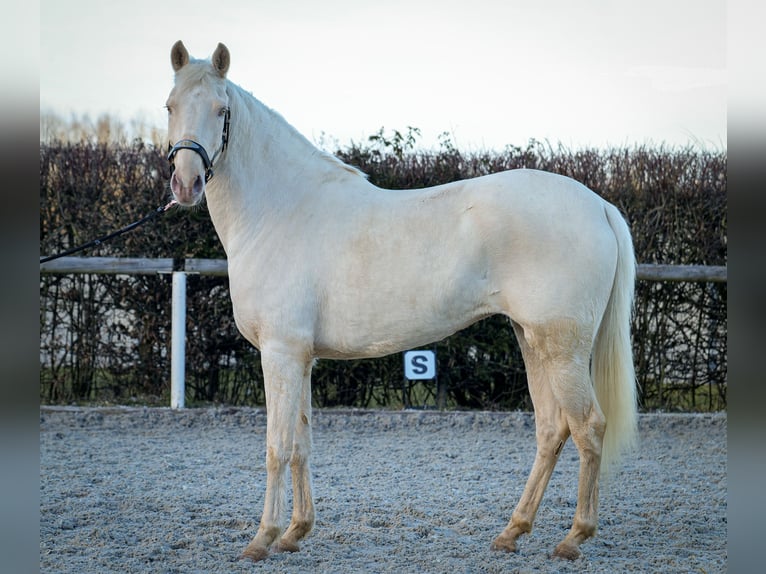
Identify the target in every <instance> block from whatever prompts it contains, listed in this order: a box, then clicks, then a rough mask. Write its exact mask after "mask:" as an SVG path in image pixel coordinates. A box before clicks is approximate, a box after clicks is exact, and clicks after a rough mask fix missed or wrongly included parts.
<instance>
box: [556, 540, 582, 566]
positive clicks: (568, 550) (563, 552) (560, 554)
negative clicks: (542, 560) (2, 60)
mask: <svg viewBox="0 0 766 574" xmlns="http://www.w3.org/2000/svg"><path fill="white" fill-rule="evenodd" d="M580 556H582V553H581V552H580V550H579V549H578V548H577V546H575V545H574V544H570V543H569V542H562V543H561V544H559V545H558V546H556V549H555V550H554V551H553V558H561V559H562V560H570V561H571V560H577V559H578V558H579V557H580Z"/></svg>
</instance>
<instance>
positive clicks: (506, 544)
mask: <svg viewBox="0 0 766 574" xmlns="http://www.w3.org/2000/svg"><path fill="white" fill-rule="evenodd" d="M489 548H490V550H496V551H502V552H516V551H517V548H516V539H515V538H511V537H510V536H503V535H502V534H501V535H500V536H498V537H497V538H495V540H494V541H493V542H492V544H490V546H489Z"/></svg>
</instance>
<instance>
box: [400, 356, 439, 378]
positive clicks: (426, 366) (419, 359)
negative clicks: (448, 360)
mask: <svg viewBox="0 0 766 574" xmlns="http://www.w3.org/2000/svg"><path fill="white" fill-rule="evenodd" d="M404 376H405V377H407V379H409V380H410V381H419V380H425V379H434V378H436V353H434V352H433V351H424V350H421V351H407V352H406V353H404Z"/></svg>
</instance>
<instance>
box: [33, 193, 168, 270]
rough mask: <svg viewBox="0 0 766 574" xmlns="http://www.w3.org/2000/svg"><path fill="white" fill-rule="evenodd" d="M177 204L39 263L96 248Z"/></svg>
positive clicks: (42, 259) (163, 207)
mask: <svg viewBox="0 0 766 574" xmlns="http://www.w3.org/2000/svg"><path fill="white" fill-rule="evenodd" d="M177 204H178V202H177V201H176V200H175V199H174V200H173V201H170V202H168V203H167V205H164V206H163V205H161V206H160V207H158V208H157V209H155V210H154V211H152V212H151V213H150V214H149V215H145V216H144V217H142V218H141V219H139V220H138V221H134V222H133V223H131V224H130V225H126V226H125V227H123V228H122V229H118V230H117V231H113V232H112V233H110V234H108V235H104V236H103V237H99V238H98V239H94V240H93V241H88V243H84V244H82V245H79V246H77V247H72V248H71V249H67V250H66V251H62V252H61V253H57V254H56V255H49V256H48V257H42V258H41V259H40V263H47V262H48V261H53V260H54V259H58V258H59V257H65V256H67V255H72V254H73V253H78V252H79V251H83V250H85V249H88V248H89V247H97V246H98V245H101V244H102V243H104V242H105V241H109V240H110V239H114V238H115V237H118V236H120V235H122V234H123V233H127V232H128V231H131V230H133V229H135V228H136V227H138V226H140V225H143V224H144V223H146V222H148V221H150V220H152V219H154V218H155V217H157V216H158V215H160V214H162V213H165V212H166V211H168V210H169V209H170V208H171V207H173V206H175V205H177Z"/></svg>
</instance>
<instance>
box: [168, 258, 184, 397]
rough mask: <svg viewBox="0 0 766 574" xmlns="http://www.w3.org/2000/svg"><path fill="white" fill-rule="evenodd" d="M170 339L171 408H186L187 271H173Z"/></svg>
mask: <svg viewBox="0 0 766 574" xmlns="http://www.w3.org/2000/svg"><path fill="white" fill-rule="evenodd" d="M171 321H172V324H171V341H170V408H171V409H182V408H184V395H185V384H184V379H185V377H186V273H184V272H183V271H174V272H173V303H172V319H171Z"/></svg>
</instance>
